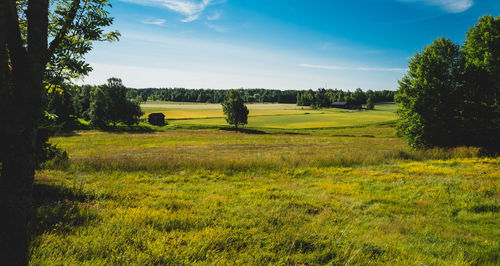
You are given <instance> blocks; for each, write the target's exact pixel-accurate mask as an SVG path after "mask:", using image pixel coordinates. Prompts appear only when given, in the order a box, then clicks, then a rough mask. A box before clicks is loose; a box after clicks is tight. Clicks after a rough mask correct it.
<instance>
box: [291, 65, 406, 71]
mask: <svg viewBox="0 0 500 266" xmlns="http://www.w3.org/2000/svg"><path fill="white" fill-rule="evenodd" d="M299 66H301V67H307V68H316V69H327V70H358V71H383V72H405V71H407V69H406V68H396V67H394V68H388V67H345V66H332V65H311V64H300V65H299Z"/></svg>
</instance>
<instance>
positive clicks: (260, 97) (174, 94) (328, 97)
mask: <svg viewBox="0 0 500 266" xmlns="http://www.w3.org/2000/svg"><path fill="white" fill-rule="evenodd" d="M228 91H229V90H214V89H184V88H161V89H159V88H148V89H133V88H129V89H128V90H127V98H128V99H130V100H138V101H141V102H145V101H172V102H198V103H221V102H222V101H223V100H224V99H225V97H226V94H227V93H228ZM394 94H395V91H390V90H382V91H373V90H367V91H363V90H361V89H356V90H355V91H354V92H350V91H342V90H338V89H318V90H283V91H282V90H268V89H241V96H242V98H243V100H244V101H245V102H247V103H294V104H295V103H296V104H297V105H299V106H313V107H328V106H329V105H330V104H331V103H332V102H349V103H352V104H359V105H361V104H366V102H367V100H368V99H369V98H371V100H372V101H373V102H374V103H377V102H392V101H394Z"/></svg>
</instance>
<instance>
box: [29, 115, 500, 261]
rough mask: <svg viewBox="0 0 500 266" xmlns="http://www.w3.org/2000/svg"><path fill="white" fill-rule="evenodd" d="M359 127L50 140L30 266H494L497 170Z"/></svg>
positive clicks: (499, 209) (499, 250) (189, 129)
mask: <svg viewBox="0 0 500 266" xmlns="http://www.w3.org/2000/svg"><path fill="white" fill-rule="evenodd" d="M384 108H386V109H385V110H380V111H373V112H354V113H342V112H339V111H332V112H331V113H328V114H318V115H332V116H334V115H336V114H339V115H344V116H350V115H364V114H369V115H372V116H373V115H375V114H376V113H377V112H380V113H384V112H392V111H393V110H391V108H392V106H391V105H386V106H384ZM381 109H382V108H381ZM323 111H324V112H328V110H323ZM323 111H322V112H323ZM311 115H313V114H311ZM287 116H288V117H293V116H290V115H287ZM381 116H382V115H381ZM265 117H267V116H265ZM270 117H271V118H272V116H270ZM277 117H279V118H281V116H277ZM366 119H369V118H366ZM202 120H203V119H202ZM206 120H211V119H206ZM339 120H341V118H339ZM382 120H383V119H382ZM190 121H191V120H190ZM356 121H358V123H356V124H355V125H354V126H350V127H349V126H347V127H333V128H323V129H311V128H309V129H298V128H291V129H286V127H285V126H283V127H282V129H273V128H266V127H260V128H257V127H255V128H252V129H250V130H247V131H244V132H237V131H230V130H229V129H228V128H226V127H218V128H217V127H211V126H207V125H206V124H205V125H169V126H166V127H163V128H158V129H159V130H158V131H154V132H151V131H150V132H148V131H145V132H135V133H132V132H114V133H113V132H107V133H106V132H99V131H78V132H75V134H72V135H69V136H64V137H55V138H52V139H51V142H52V143H57V144H58V146H59V147H62V148H63V149H65V150H66V151H68V154H69V156H70V164H69V166H68V167H67V168H61V169H58V168H51V169H49V168H46V169H42V170H39V171H37V173H36V181H35V183H36V184H35V192H34V196H35V210H34V215H33V230H32V231H33V232H32V236H33V240H32V243H31V264H33V265H54V264H55V265H58V264H69V265H73V264H86V265H109V264H111V265H116V264H119V265H122V264H127V265H128V264H136V265H150V264H154V265H157V264H175V265H182V264H189V265H191V264H252V265H253V264H258V265H261V264H311V265H315V264H334V265H337V264H396V265H422V264H425V265H450V264H459V265H469V264H500V256H499V254H500V243H499V241H500V229H499V228H500V158H487V157H485V158H481V157H478V150H477V149H474V148H454V149H449V150H445V149H432V150H425V151H413V150H410V149H408V148H407V146H406V145H405V143H404V142H403V141H402V140H401V139H399V138H397V137H396V136H395V132H394V128H393V127H392V125H391V124H390V123H377V124H372V123H371V122H373V121H369V120H366V121H364V120H363V119H361V118H359V119H358V120H356ZM360 121H363V122H362V123H361V122H360ZM325 123H326V122H325ZM366 124H371V125H368V126H363V125H366ZM337 125H340V122H338V124H337ZM197 127H199V129H197ZM283 128H285V129H283ZM160 129H161V130H160ZM245 132H246V133H245Z"/></svg>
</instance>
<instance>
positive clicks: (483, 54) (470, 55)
mask: <svg viewBox="0 0 500 266" xmlns="http://www.w3.org/2000/svg"><path fill="white" fill-rule="evenodd" d="M498 21H499V19H498V18H497V19H493V18H492V17H490V16H485V17H483V18H482V19H480V21H479V23H478V24H476V25H475V26H474V27H473V28H471V29H470V30H469V32H468V34H467V40H466V41H465V42H464V46H463V47H461V46H460V45H458V44H456V43H453V42H452V41H450V40H449V39H445V38H440V39H437V40H435V41H434V42H433V43H432V44H431V45H429V46H427V47H425V48H424V50H423V51H421V52H417V53H416V54H415V56H414V57H413V58H412V59H410V61H409V71H408V74H407V75H405V76H404V77H403V78H402V79H401V80H400V81H399V90H398V93H397V95H396V101H397V102H398V103H399V109H398V111H397V113H398V115H399V122H398V125H397V129H398V132H399V134H401V135H402V136H404V137H405V138H406V140H407V141H408V143H409V145H410V146H412V147H414V148H427V147H453V146H460V145H468V146H469V145H472V146H480V147H483V148H486V149H488V150H491V151H498V136H499V135H500V131H499V123H498V122H499V120H498V118H499V112H498V111H499V110H498V95H499V87H498V80H499V77H500V76H498V72H496V71H497V70H498V69H499V68H498V62H500V60H498V55H499V54H500V50H499V49H500V46H498V40H499V38H500V34H499V32H500V31H498V25H499V23H498ZM492 43H493V44H492ZM494 44H497V45H496V46H495V45H494ZM495 58H496V59H495ZM495 64H497V65H496V66H495ZM495 75H496V76H495Z"/></svg>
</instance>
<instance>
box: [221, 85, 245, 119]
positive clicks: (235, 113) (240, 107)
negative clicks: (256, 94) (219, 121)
mask: <svg viewBox="0 0 500 266" xmlns="http://www.w3.org/2000/svg"><path fill="white" fill-rule="evenodd" d="M222 110H223V111H224V115H226V121H227V123H228V124H230V125H233V126H234V127H236V128H237V127H238V126H239V125H246V124H247V123H248V121H247V120H248V108H247V107H246V106H245V103H244V101H243V99H242V98H241V93H240V91H238V90H230V91H229V93H228V94H227V97H226V100H224V102H222Z"/></svg>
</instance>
